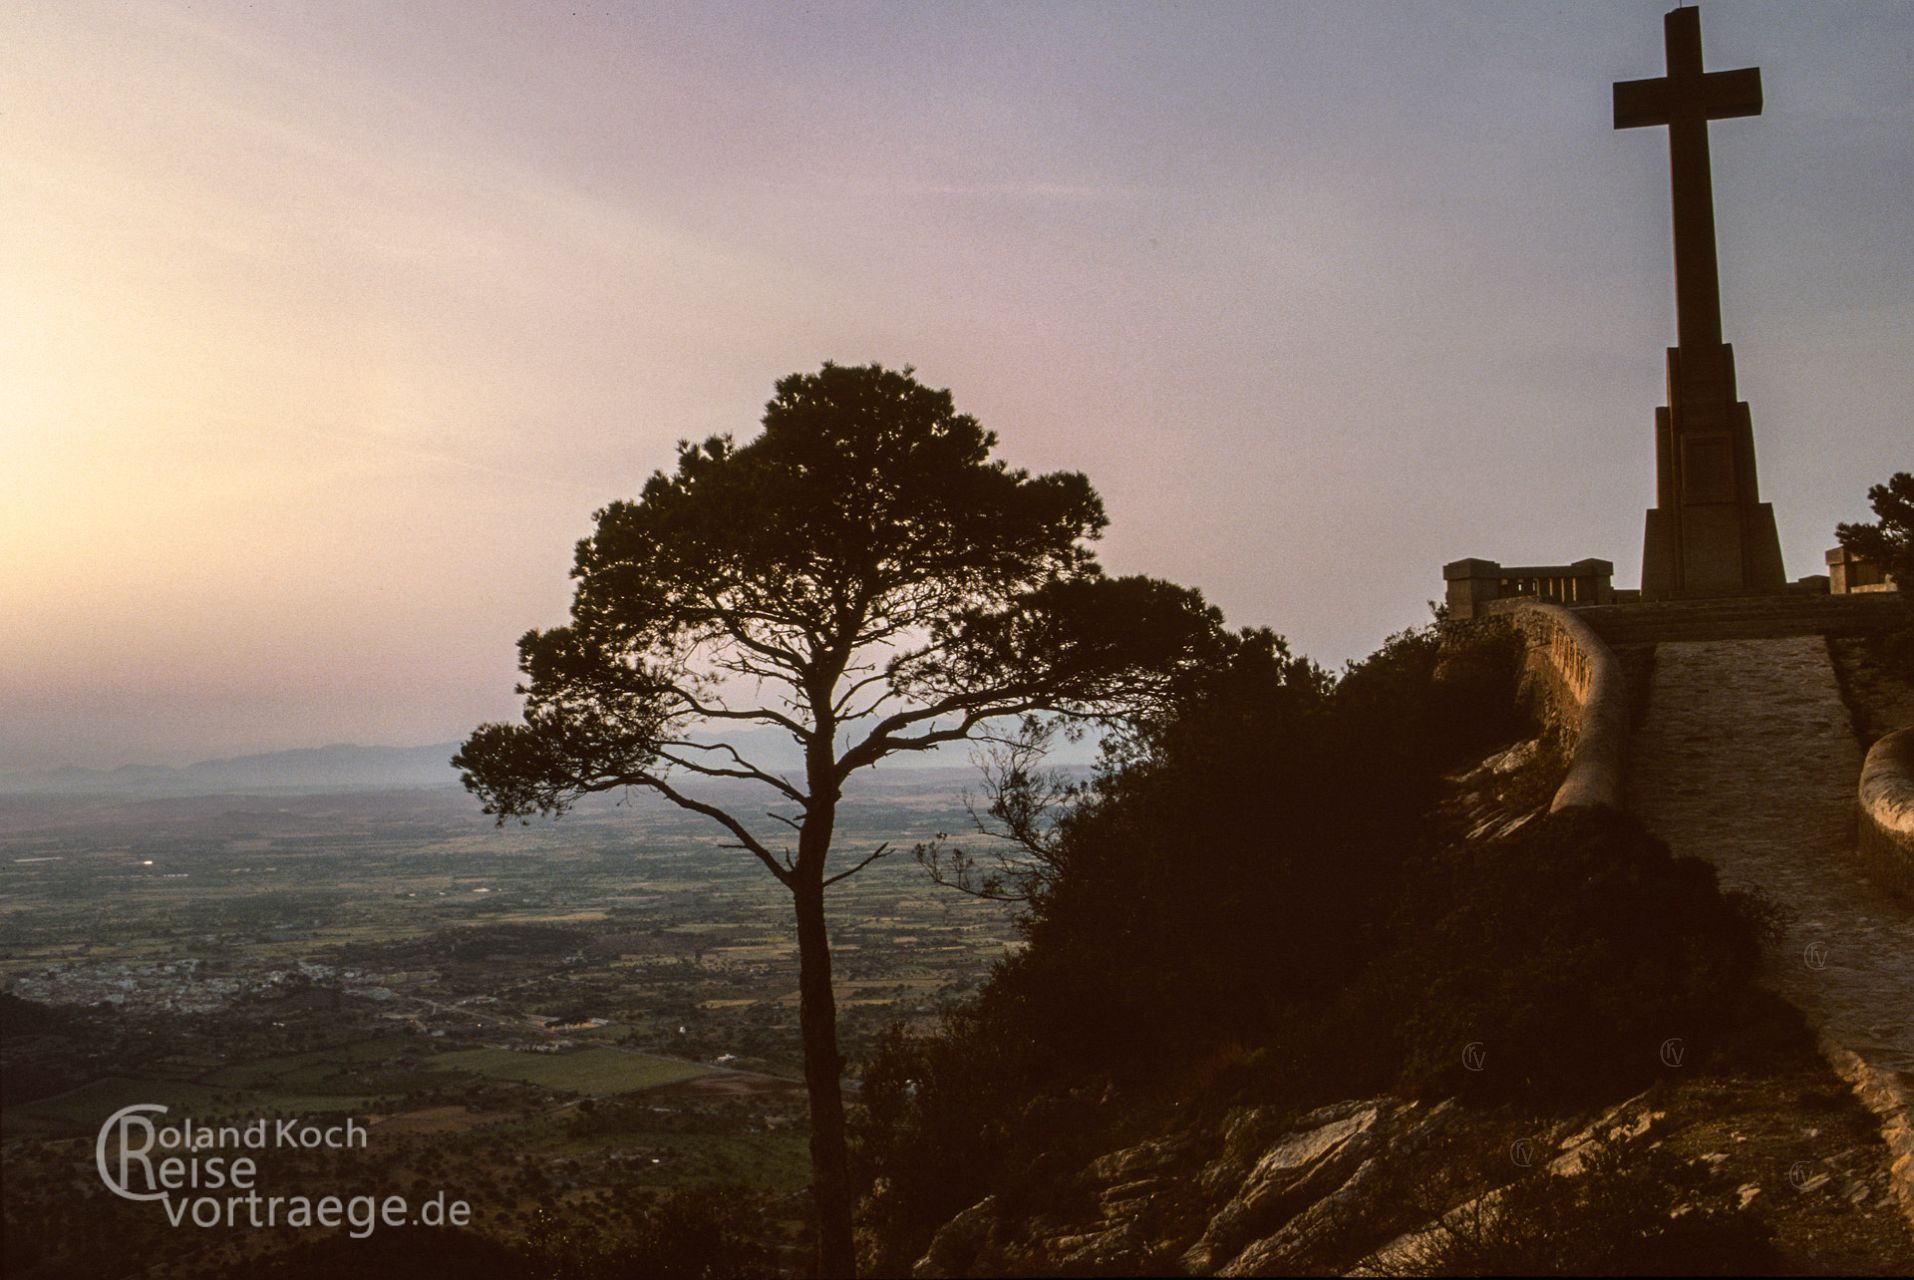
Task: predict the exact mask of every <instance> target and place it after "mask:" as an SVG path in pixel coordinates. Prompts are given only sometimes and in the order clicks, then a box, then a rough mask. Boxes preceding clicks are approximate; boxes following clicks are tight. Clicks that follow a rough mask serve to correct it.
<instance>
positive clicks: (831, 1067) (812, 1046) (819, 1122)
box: [791, 868, 857, 1280]
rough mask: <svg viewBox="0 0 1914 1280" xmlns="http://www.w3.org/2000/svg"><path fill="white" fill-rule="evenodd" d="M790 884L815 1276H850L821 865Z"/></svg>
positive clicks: (846, 1174)
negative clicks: (807, 1111) (807, 1116)
mask: <svg viewBox="0 0 1914 1280" xmlns="http://www.w3.org/2000/svg"><path fill="white" fill-rule="evenodd" d="M800 876H801V878H800V880H799V882H798V883H796V884H793V885H792V887H791V896H792V900H793V901H794V903H795V904H796V906H797V934H798V1002H799V1003H798V1026H799V1028H800V1030H801V1033H802V1035H803V1039H804V1083H805V1086H806V1088H807V1090H808V1092H809V1093H810V1100H811V1198H812V1201H813V1203H814V1204H815V1205H816V1207H817V1273H818V1275H820V1276H823V1277H826V1280H836V1278H837V1277H849V1276H852V1275H854V1274H855V1273H856V1270H857V1261H856V1257H855V1254H854V1253H853V1250H852V1245H851V1170H850V1159H849V1157H848V1155H847V1154H846V1151H845V1140H844V1092H843V1087H842V1084H841V1082H840V1077H841V1075H842V1073H843V1069H844V1064H843V1060H842V1059H841V1058H840V1057H839V1056H838V1052H837V997H836V996H835V995H834V994H833V993H832V991H831V938H830V934H829V932H828V931H827V930H826V928H825V924H824V885H823V874H822V868H819V869H818V871H817V872H816V873H814V874H813V875H802V873H800Z"/></svg>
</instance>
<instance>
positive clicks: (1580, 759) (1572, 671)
mask: <svg viewBox="0 0 1914 1280" xmlns="http://www.w3.org/2000/svg"><path fill="white" fill-rule="evenodd" d="M1495 612H1496V613H1497V614H1499V615H1501V616H1503V617H1506V618H1507V619H1508V621H1509V624H1510V625H1511V626H1513V627H1514V628H1515V629H1516V630H1517V631H1518V632H1519V633H1520V634H1521V635H1522V637H1523V640H1524V642H1525V644H1526V646H1527V650H1528V657H1527V662H1526V670H1525V673H1524V677H1523V678H1524V680H1525V682H1526V683H1527V686H1528V689H1529V692H1530V695H1531V696H1532V697H1533V698H1534V699H1535V703H1536V707H1537V711H1538V713H1539V714H1540V715H1541V717H1542V719H1543V721H1544V723H1545V724H1547V725H1548V727H1549V728H1550V729H1552V730H1554V731H1555V732H1556V733H1557V734H1559V735H1560V737H1561V739H1562V742H1563V743H1564V745H1565V746H1566V747H1567V748H1568V751H1569V766H1568V776H1567V777H1566V778H1564V779H1563V781H1562V785H1561V786H1560V787H1559V788H1557V790H1556V792H1555V800H1554V802H1553V803H1552V804H1550V806H1549V810H1550V812H1555V811H1558V810H1561V809H1573V808H1589V807H1593V806H1597V805H1607V806H1608V807H1610V808H1614V809H1619V808H1621V807H1622V784H1623V778H1624V774H1623V772H1622V767H1623V753H1624V751H1625V750H1626V747H1627V743H1628V691H1627V686H1626V682H1625V681H1624V680H1623V678H1622V670H1621V666H1620V664H1619V663H1617V662H1616V660H1615V655H1614V653H1613V652H1611V651H1610V649H1609V647H1608V646H1607V645H1606V644H1603V643H1602V641H1601V638H1600V637H1599V636H1597V635H1596V634H1595V633H1594V632H1593V631H1592V630H1590V629H1589V627H1588V624H1587V623H1585V622H1583V621H1582V620H1581V619H1580V618H1578V617H1576V616H1575V614H1574V613H1572V612H1570V611H1569V610H1567V609H1564V608H1562V607H1561V606H1560V605H1553V604H1530V603H1523V604H1518V605H1515V606H1514V607H1513V608H1510V607H1508V606H1507V605H1506V604H1505V605H1504V606H1503V607H1502V608H1499V609H1496V610H1495Z"/></svg>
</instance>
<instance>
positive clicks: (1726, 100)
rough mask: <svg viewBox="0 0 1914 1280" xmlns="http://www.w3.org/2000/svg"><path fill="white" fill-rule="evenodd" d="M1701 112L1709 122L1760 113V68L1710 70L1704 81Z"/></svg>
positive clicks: (1702, 79)
mask: <svg viewBox="0 0 1914 1280" xmlns="http://www.w3.org/2000/svg"><path fill="white" fill-rule="evenodd" d="M1701 96H1702V109H1703V110H1704V111H1706V112H1707V114H1708V118H1709V119H1710V120H1731V119H1733V118H1734V117H1736V116H1758V115H1760V114H1761V68H1760V67H1740V68H1737V69H1736V70H1734V71H1710V72H1709V73H1708V74H1707V75H1705V76H1703V77H1702V78H1701Z"/></svg>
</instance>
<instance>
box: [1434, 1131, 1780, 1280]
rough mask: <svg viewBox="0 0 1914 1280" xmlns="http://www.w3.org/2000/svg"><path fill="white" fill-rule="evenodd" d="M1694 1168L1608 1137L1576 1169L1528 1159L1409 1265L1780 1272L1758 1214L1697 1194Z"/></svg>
mask: <svg viewBox="0 0 1914 1280" xmlns="http://www.w3.org/2000/svg"><path fill="white" fill-rule="evenodd" d="M1700 1196H1701V1178H1700V1177H1699V1176H1698V1175H1697V1174H1696V1172H1695V1171H1694V1169H1693V1167H1692V1166H1689V1165H1685V1164H1683V1163H1682V1162H1681V1161H1679V1160H1677V1159H1675V1158H1674V1157H1673V1156H1671V1155H1669V1154H1668V1153H1667V1152H1665V1151H1660V1150H1626V1149H1624V1148H1621V1147H1609V1148H1606V1149H1604V1150H1602V1151H1600V1152H1598V1153H1597V1154H1596V1156H1595V1157H1594V1159H1592V1160H1591V1161H1590V1162H1589V1164H1588V1166H1587V1168H1585V1169H1584V1170H1583V1172H1582V1173H1580V1174H1579V1175H1577V1176H1575V1177H1572V1178H1567V1177H1556V1176H1554V1175H1552V1174H1550V1173H1548V1172H1547V1171H1546V1170H1543V1169H1534V1170H1531V1171H1529V1172H1528V1173H1527V1174H1525V1175H1524V1176H1523V1177H1522V1178H1521V1179H1519V1180H1518V1181H1516V1182H1514V1183H1512V1184H1510V1185H1509V1186H1507V1187H1505V1188H1503V1190H1502V1191H1501V1192H1500V1193H1498V1194H1496V1195H1494V1196H1493V1197H1485V1198H1484V1199H1483V1200H1482V1201H1480V1202H1478V1203H1477V1204H1476V1205H1474V1206H1471V1207H1470V1208H1466V1209H1463V1210H1462V1211H1460V1212H1457V1213H1452V1214H1450V1215H1449V1216H1448V1217H1447V1218H1446V1219H1445V1220H1444V1229H1443V1231H1442V1234H1441V1235H1439V1236H1438V1237H1437V1238H1436V1239H1435V1240H1434V1241H1433V1242H1432V1243H1431V1245H1430V1246H1429V1247H1428V1248H1426V1249H1425V1250H1423V1251H1422V1253H1421V1255H1420V1256H1419V1257H1418V1258H1417V1259H1416V1260H1415V1266H1414V1273H1415V1274H1417V1275H1492V1276H1509V1275H1513V1276H1520V1275H1530V1276H1547V1275H1572V1276H1601V1275H1622V1276H1628V1275H1635V1276H1655V1275H1675V1276H1682V1275H1695V1276H1711V1275H1713V1276H1751V1275H1776V1274H1784V1273H1785V1272H1786V1271H1787V1270H1788V1268H1787V1266H1786V1264H1785V1262H1784V1261H1783V1259H1782V1257H1781V1255H1780V1253H1779V1252H1778V1251H1777V1250H1776V1249H1775V1247H1774V1245H1773V1243H1772V1241H1771V1239H1770V1234H1769V1230H1768V1227H1767V1224H1766V1222H1765V1221H1764V1220H1763V1219H1762V1218H1761V1217H1760V1216H1759V1215H1758V1214H1754V1213H1737V1212H1735V1211H1733V1210H1729V1209H1725V1208H1719V1207H1708V1206H1706V1205H1704V1204H1702V1203H1701V1202H1700Z"/></svg>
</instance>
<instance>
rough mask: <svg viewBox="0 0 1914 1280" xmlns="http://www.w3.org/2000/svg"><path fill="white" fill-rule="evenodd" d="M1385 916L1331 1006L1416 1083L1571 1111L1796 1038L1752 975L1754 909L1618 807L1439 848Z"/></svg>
mask: <svg viewBox="0 0 1914 1280" xmlns="http://www.w3.org/2000/svg"><path fill="white" fill-rule="evenodd" d="M1399 923H1400V927H1401V928H1402V931H1403V941H1402V943H1401V945H1400V946H1399V947H1398V948H1397V949H1396V950H1395V951H1394V952H1393V953H1392V954H1391V955H1390V956H1388V957H1386V958H1384V959H1383V960H1382V961H1381V962H1379V963H1378V964H1377V965H1376V966H1375V968H1374V969H1373V970H1372V971H1371V973H1369V974H1368V975H1366V977H1365V979H1364V981H1363V982H1362V983H1361V984H1360V986H1359V988H1358V990H1357V991H1356V992H1355V993H1354V995H1353V997H1352V1001H1351V1009H1350V1011H1349V1012H1348V1013H1347V1014H1346V1015H1345V1017H1346V1019H1347V1020H1348V1022H1349V1023H1350V1024H1352V1025H1357V1026H1363V1027H1366V1028H1367V1029H1368V1032H1369V1036H1370V1037H1371V1038H1372V1039H1381V1040H1382V1041H1383V1043H1384V1045H1386V1051H1387V1052H1388V1055H1389V1056H1390V1057H1392V1058H1394V1059H1395V1060H1396V1061H1397V1062H1398V1063H1399V1064H1400V1065H1399V1069H1398V1070H1399V1073H1398V1079H1397V1083H1398V1085H1399V1086H1400V1087H1402V1088H1404V1089H1405V1090H1407V1091H1409V1092H1412V1093H1417V1094H1422V1095H1429V1096H1435V1095H1441V1096H1448V1095H1455V1096H1460V1097H1462V1098H1465V1099H1475V1100H1484V1101H1486V1100H1520V1101H1524V1102H1528V1103H1532V1104H1538V1105H1542V1106H1547V1107H1565V1108H1573V1107H1577V1106H1581V1105H1586V1104H1590V1103H1593V1102H1597V1101H1600V1100H1603V1099H1606V1098H1611V1097H1614V1096H1617V1095H1618V1094H1622V1093H1626V1092H1631V1091H1634V1090H1636V1089H1639V1088H1641V1087H1643V1086H1645V1085H1647V1084H1648V1083H1650V1082H1651V1081H1653V1080H1654V1079H1656V1078H1657V1077H1658V1076H1665V1075H1667V1074H1669V1073H1670V1072H1671V1071H1674V1070H1687V1071H1690V1072H1692V1071H1695V1070H1697V1069H1706V1068H1708V1067H1720V1066H1724V1065H1727V1064H1729V1063H1731V1062H1732V1063H1735V1064H1739V1065H1748V1064H1750V1063H1758V1062H1778V1061H1781V1060H1784V1059H1789V1058H1791V1057H1793V1056H1795V1055H1798V1054H1805V1053H1807V1052H1808V1051H1809V1048H1810V1040H1809V1037H1808V1033H1807V1031H1806V1028H1805V1026H1804V1024H1803V1023H1802V1022H1801V1019H1800V1016H1799V1015H1798V1014H1797V1013H1796V1012H1795V1011H1794V1010H1793V1008H1792V1007H1790V1006H1788V1005H1787V1004H1785V1003H1783V1002H1782V1001H1780V1000H1779V999H1777V998H1776V997H1774V996H1772V995H1770V994H1768V993H1766V992H1764V991H1762V990H1761V989H1760V988H1758V987H1757V986H1756V985H1755V982H1754V979H1755V973H1756V970H1757V968H1758V966H1759V964H1760V939H1761V930H1762V928H1763V927H1764V920H1763V917H1762V915H1761V913H1760V911H1759V909H1758V907H1757V905H1756V904H1754V903H1752V902H1751V901H1749V900H1746V899H1742V898H1737V897H1732V896H1727V897H1725V896H1723V895H1722V894H1721V893H1720V892H1719V891H1718V890H1717V888H1716V883H1715V873H1714V869H1713V868H1712V867H1710V866H1709V865H1708V864H1706V863H1704V862H1700V861H1698V860H1696V859H1693V858H1676V857H1673V856H1672V855H1671V854H1670V853H1669V851H1668V847H1667V846H1666V845H1665V844H1663V843H1662V842H1661V841H1660V840H1657V839H1656V838H1655V837H1653V836H1651V835H1649V834H1648V832H1647V831H1645V830H1644V829H1643V828H1642V826H1641V824H1640V823H1638V822H1637V821H1635V820H1634V819H1633V818H1631V817H1629V816H1627V815H1625V814H1620V813H1616V812H1613V811H1611V810H1567V811H1564V812H1562V813H1558V814H1554V815H1550V816H1548V817H1546V818H1544V819H1541V820H1538V821H1536V822H1533V823H1531V824H1529V825H1528V826H1527V827H1525V828H1523V829H1522V830H1520V831H1518V832H1516V833H1515V834H1514V835H1512V836H1510V837H1508V838H1506V839H1502V840H1492V841H1480V842H1474V843H1470V844H1467V845H1464V846H1461V847H1459V848H1457V849H1454V850H1451V851H1449V852H1448V853H1447V854H1445V856H1444V857H1443V858H1442V859H1440V860H1439V862H1438V863H1436V864H1435V865H1434V866H1432V867H1431V868H1430V869H1429V871H1428V872H1427V873H1426V874H1424V875H1423V876H1422V877H1420V879H1419V880H1418V881H1417V883H1416V884H1415V885H1414V886H1413V887H1412V888H1411V890H1410V892H1409V893H1408V894H1407V905H1406V907H1405V910H1404V912H1403V915H1402V917H1401V919H1400V922H1399ZM1470 1045H1476V1046H1478V1049H1477V1051H1476V1052H1475V1053H1470V1052H1469V1046H1470Z"/></svg>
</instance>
